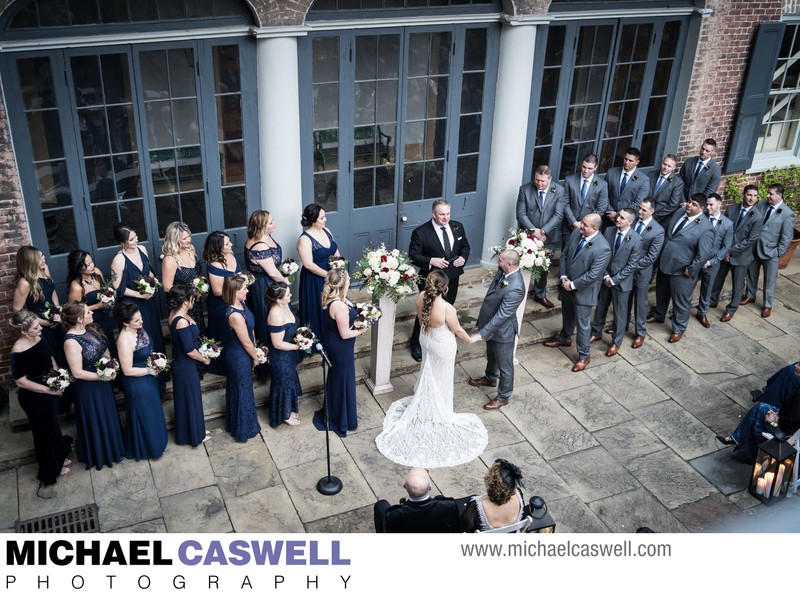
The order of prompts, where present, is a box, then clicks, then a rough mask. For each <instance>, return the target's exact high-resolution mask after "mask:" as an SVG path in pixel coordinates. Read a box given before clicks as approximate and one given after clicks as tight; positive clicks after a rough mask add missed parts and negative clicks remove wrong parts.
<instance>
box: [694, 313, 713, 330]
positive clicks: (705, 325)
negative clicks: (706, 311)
mask: <svg viewBox="0 0 800 594" xmlns="http://www.w3.org/2000/svg"><path fill="white" fill-rule="evenodd" d="M696 317H697V321H698V322H700V324H701V325H702V326H703V328H710V327H711V322H709V321H708V318H707V317H706V316H704V315H703V314H697V316H696Z"/></svg>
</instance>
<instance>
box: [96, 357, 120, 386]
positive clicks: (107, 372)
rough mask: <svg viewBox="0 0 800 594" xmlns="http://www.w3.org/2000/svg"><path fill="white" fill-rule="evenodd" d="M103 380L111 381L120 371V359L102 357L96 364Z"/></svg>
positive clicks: (99, 375)
mask: <svg viewBox="0 0 800 594" xmlns="http://www.w3.org/2000/svg"><path fill="white" fill-rule="evenodd" d="M94 367H95V369H96V370H97V375H98V377H99V378H100V381H101V382H110V381H113V379H114V378H115V377H117V373H119V361H117V360H116V359H114V358H113V357H100V358H99V359H98V360H97V361H96V362H95V364H94Z"/></svg>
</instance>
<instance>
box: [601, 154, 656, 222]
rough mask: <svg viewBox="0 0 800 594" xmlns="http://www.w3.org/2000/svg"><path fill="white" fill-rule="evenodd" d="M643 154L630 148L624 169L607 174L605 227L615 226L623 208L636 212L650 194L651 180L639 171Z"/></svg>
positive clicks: (623, 160) (624, 160)
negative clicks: (616, 218) (615, 220)
mask: <svg viewBox="0 0 800 594" xmlns="http://www.w3.org/2000/svg"><path fill="white" fill-rule="evenodd" d="M641 157H642V153H641V152H640V151H639V149H638V148H636V147H630V148H629V149H628V150H626V151H625V155H624V156H623V157H622V167H612V168H611V169H609V170H608V173H606V182H607V183H608V210H607V211H606V218H605V220H604V221H603V227H604V228H605V227H609V226H610V225H613V224H614V217H616V216H617V212H618V211H619V210H621V209H623V208H632V209H633V211H634V212H636V211H637V210H638V209H639V204H640V203H641V202H642V200H644V199H645V198H647V196H648V193H649V192H650V180H649V178H648V177H647V176H646V175H645V174H644V173H642V172H641V171H639V170H638V169H637V167H638V166H639V160H640V159H641Z"/></svg>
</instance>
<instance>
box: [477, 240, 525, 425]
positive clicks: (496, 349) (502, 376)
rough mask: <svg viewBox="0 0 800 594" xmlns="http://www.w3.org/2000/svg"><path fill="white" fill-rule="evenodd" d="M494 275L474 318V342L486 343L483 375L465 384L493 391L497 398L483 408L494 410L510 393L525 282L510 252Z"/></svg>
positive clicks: (502, 254)
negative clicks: (475, 330)
mask: <svg viewBox="0 0 800 594" xmlns="http://www.w3.org/2000/svg"><path fill="white" fill-rule="evenodd" d="M497 267H498V270H497V274H496V275H495V277H494V280H493V281H492V284H491V285H489V290H488V291H487V292H486V297H484V299H483V305H481V311H480V313H479V314H478V332H477V334H473V335H472V337H473V338H475V339H478V340H480V339H483V340H485V341H486V372H485V373H484V376H483V377H480V378H477V379H471V380H469V385H470V386H486V387H489V388H494V387H495V386H498V383H497V380H498V378H499V380H500V385H499V386H498V388H497V396H496V397H495V398H494V399H493V400H491V401H490V402H487V403H486V404H484V405H483V408H484V409H486V410H497V409H498V408H500V407H501V406H505V405H506V404H508V399H509V398H511V396H512V392H513V390H514V339H515V338H516V337H517V335H518V334H519V327H518V325H517V308H518V307H519V304H520V303H522V300H523V299H525V282H524V281H523V280H522V275H521V274H520V273H519V254H518V253H517V252H515V251H514V250H505V251H504V252H501V253H500V256H499V257H498V261H497Z"/></svg>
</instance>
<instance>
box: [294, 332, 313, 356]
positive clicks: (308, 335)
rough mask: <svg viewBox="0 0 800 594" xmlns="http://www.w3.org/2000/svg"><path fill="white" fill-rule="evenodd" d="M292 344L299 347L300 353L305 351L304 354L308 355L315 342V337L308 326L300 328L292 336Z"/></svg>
mask: <svg viewBox="0 0 800 594" xmlns="http://www.w3.org/2000/svg"><path fill="white" fill-rule="evenodd" d="M294 342H295V344H296V345H297V346H299V347H300V350H301V351H305V353H306V354H308V355H310V354H311V347H313V346H314V343H315V342H317V337H316V336H315V335H314V332H312V330H311V328H309V327H308V326H300V327H299V328H298V329H297V333H296V334H295V335H294Z"/></svg>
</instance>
